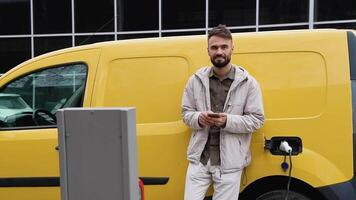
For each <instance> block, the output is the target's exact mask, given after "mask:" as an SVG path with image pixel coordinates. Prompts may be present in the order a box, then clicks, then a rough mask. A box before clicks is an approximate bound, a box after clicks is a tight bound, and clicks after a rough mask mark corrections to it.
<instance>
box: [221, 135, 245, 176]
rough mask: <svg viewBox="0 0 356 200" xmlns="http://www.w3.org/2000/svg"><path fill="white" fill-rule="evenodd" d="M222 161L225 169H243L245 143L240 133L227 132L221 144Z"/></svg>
mask: <svg viewBox="0 0 356 200" xmlns="http://www.w3.org/2000/svg"><path fill="white" fill-rule="evenodd" d="M221 145H222V146H221V147H220V148H221V155H220V156H221V162H222V165H223V166H222V167H223V168H224V170H226V171H229V170H236V169H242V167H243V163H244V156H243V154H242V151H241V148H242V146H243V145H244V144H242V143H241V141H240V140H239V135H238V134H232V133H225V138H224V140H223V143H222V144H221Z"/></svg>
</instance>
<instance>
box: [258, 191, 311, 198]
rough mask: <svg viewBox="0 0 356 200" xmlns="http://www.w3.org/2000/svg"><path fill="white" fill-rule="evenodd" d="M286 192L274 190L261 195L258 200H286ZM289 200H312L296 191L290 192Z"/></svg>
mask: <svg viewBox="0 0 356 200" xmlns="http://www.w3.org/2000/svg"><path fill="white" fill-rule="evenodd" d="M286 192H287V191H286V190H272V191H269V192H266V193H264V194H261V195H259V196H258V197H257V198H256V200H285V196H286ZM288 200H311V199H310V198H308V197H306V196H304V195H303V194H300V193H298V192H295V191H289V194H288Z"/></svg>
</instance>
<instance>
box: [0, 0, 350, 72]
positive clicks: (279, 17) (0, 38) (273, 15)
mask: <svg viewBox="0 0 356 200" xmlns="http://www.w3.org/2000/svg"><path fill="white" fill-rule="evenodd" d="M218 24H226V25H227V26H228V27H229V28H231V30H232V32H248V31H270V30H287V29H313V28H349V29H356V1H355V0H337V1H335V0H193V1H192V0H101V1H94V0H0V27H1V28H0V73H4V72H6V71H7V70H9V69H11V68H12V67H14V66H16V65H17V64H19V63H21V62H23V61H25V60H27V59H29V58H31V57H34V56H37V55H40V54H43V53H46V52H49V51H53V50H57V49H61V48H66V47H72V46H78V45H82V44H88V43H93V42H98V41H109V40H122V39H130V38H145V37H165V36H175V35H192V34H205V33H207V31H208V30H209V29H210V28H211V27H214V26H216V25H218Z"/></svg>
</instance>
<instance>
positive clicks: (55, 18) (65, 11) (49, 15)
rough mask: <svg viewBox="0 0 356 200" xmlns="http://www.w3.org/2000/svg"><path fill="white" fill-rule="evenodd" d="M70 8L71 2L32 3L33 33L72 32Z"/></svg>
mask: <svg viewBox="0 0 356 200" xmlns="http://www.w3.org/2000/svg"><path fill="white" fill-rule="evenodd" d="M71 7H72V6H71V0H56V1H53V0H51V1H48V0H36V1H33V8H34V9H33V17H34V32H35V33H70V32H72V11H71Z"/></svg>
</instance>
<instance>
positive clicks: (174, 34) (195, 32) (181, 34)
mask: <svg viewBox="0 0 356 200" xmlns="http://www.w3.org/2000/svg"><path fill="white" fill-rule="evenodd" d="M204 34H205V31H189V32H172V33H162V36H184V35H204Z"/></svg>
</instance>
